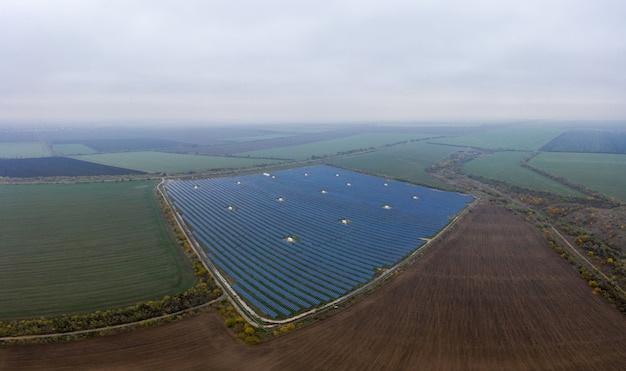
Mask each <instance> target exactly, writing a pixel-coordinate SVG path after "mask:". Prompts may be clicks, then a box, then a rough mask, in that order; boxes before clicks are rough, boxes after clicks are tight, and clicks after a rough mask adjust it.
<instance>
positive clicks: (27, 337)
mask: <svg viewBox="0 0 626 371" xmlns="http://www.w3.org/2000/svg"><path fill="white" fill-rule="evenodd" d="M223 299H224V294H222V296H220V297H219V298H216V299H213V300H211V301H208V302H206V303H204V304H200V305H197V306H195V307H191V308H187V309H183V310H180V311H178V312H174V313H169V314H164V315H162V316H158V317H152V318H147V319H144V320H141V321H135V322H128V323H122V324H119V325H113V326H105V327H99V328H92V329H86V330H77V331H70V332H55V333H51V334H41V335H20V336H4V337H0V342H6V341H16V340H17V341H19V340H33V339H46V338H54V337H62V336H74V335H81V334H90V333H94V332H102V331H110V330H118V329H123V328H127V327H133V326H142V325H145V324H147V323H151V322H157V321H160V320H163V319H168V318H171V317H175V316H179V315H181V314H184V313H187V312H191V311H195V310H198V309H202V308H204V307H207V306H209V305H211V304H214V303H216V302H218V301H220V300H223Z"/></svg>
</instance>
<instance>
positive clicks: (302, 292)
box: [165, 165, 473, 319]
mask: <svg viewBox="0 0 626 371" xmlns="http://www.w3.org/2000/svg"><path fill="white" fill-rule="evenodd" d="M165 190H166V192H167V194H168V196H169V198H170V201H171V202H172V204H173V206H174V208H175V210H176V211H177V212H178V213H179V215H181V216H182V219H183V221H184V222H185V223H186V225H187V227H188V228H189V230H190V231H191V232H192V234H193V237H194V238H195V239H196V240H197V241H198V242H199V243H200V244H201V245H202V248H203V249H204V252H205V253H206V255H207V257H208V259H209V260H210V261H211V263H212V264H213V265H214V266H215V267H216V268H217V269H218V270H219V271H220V273H221V275H222V276H223V277H225V278H226V279H227V281H228V284H229V285H230V286H231V287H232V288H233V289H234V291H235V292H236V293H237V295H238V296H239V297H241V298H243V300H244V301H245V302H246V303H247V304H248V306H249V307H251V308H253V309H254V310H255V311H256V312H257V315H259V316H261V317H264V318H268V319H270V318H271V319H280V318H286V317H291V316H293V315H296V314H298V313H301V312H303V311H306V310H308V309H311V308H314V307H317V306H320V305H322V304H324V303H328V302H332V301H334V300H336V299H338V298H340V297H342V296H344V295H346V294H348V293H350V292H351V291H353V290H354V289H356V288H358V287H359V286H361V285H363V284H365V283H367V282H369V281H371V280H372V279H373V278H374V277H375V276H376V275H377V274H378V273H380V272H382V271H384V270H385V269H388V268H390V267H392V266H394V265H395V264H397V263H398V262H400V261H401V260H402V259H403V258H405V257H407V256H408V255H409V254H411V253H412V252H414V251H415V250H416V249H417V248H419V247H420V246H421V245H423V244H424V243H426V239H428V238H431V237H433V236H434V235H436V234H437V233H438V232H439V231H440V230H441V229H442V228H444V227H445V226H446V225H447V224H448V223H449V222H450V220H451V218H453V217H454V216H455V215H456V214H458V213H459V212H460V211H461V210H462V209H463V208H465V207H466V206H467V204H468V203H470V202H471V201H472V200H473V198H472V197H471V196H468V195H464V194H459V193H453V192H442V191H438V190H434V189H429V188H425V187H420V186H415V185H411V184H407V183H402V182H397V181H391V180H387V179H383V178H379V177H374V176H370V175H365V174H361V173H356V172H351V171H347V170H343V169H339V168H335V167H331V166H326V165H320V166H313V167H307V168H299V169H292V170H284V171H278V172H275V173H271V174H270V173H263V174H255V175H244V176H239V177H231V178H209V179H201V180H179V181H170V182H168V183H167V184H166V186H165Z"/></svg>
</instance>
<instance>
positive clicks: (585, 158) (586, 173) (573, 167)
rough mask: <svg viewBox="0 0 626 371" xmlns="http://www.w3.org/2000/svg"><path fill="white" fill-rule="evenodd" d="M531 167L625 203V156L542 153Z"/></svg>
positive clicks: (534, 159) (532, 162)
mask: <svg viewBox="0 0 626 371" xmlns="http://www.w3.org/2000/svg"><path fill="white" fill-rule="evenodd" d="M530 164H531V165H533V166H536V167H538V168H540V169H543V170H545V171H547V172H549V173H552V174H555V175H558V176H560V177H563V178H565V179H568V180H569V181H571V182H574V183H578V184H581V185H583V186H585V187H587V188H590V189H593V190H596V191H599V192H601V193H604V194H606V195H608V196H610V197H615V198H616V199H617V200H620V201H623V202H626V155H621V154H619V155H618V154H605V153H562V152H558V153H557V152H543V153H541V154H539V155H538V156H536V157H534V158H533V159H532V160H531V161H530Z"/></svg>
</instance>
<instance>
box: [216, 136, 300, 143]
mask: <svg viewBox="0 0 626 371" xmlns="http://www.w3.org/2000/svg"><path fill="white" fill-rule="evenodd" d="M294 135H295V134H266V135H255V136H249V137H237V138H226V139H224V141H225V142H252V141H255V140H269V139H279V138H289V137H292V136H294Z"/></svg>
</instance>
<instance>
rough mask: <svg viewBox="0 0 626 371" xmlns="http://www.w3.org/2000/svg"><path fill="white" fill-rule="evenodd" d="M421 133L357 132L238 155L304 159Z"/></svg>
mask: <svg viewBox="0 0 626 371" xmlns="http://www.w3.org/2000/svg"><path fill="white" fill-rule="evenodd" d="M422 138H425V135H422V134H358V135H353V136H350V137H343V138H337V139H331V140H325V141H321V142H315V143H307V144H301V145H297V146H292V147H282V148H272V149H265V150H260V151H252V152H245V153H240V154H239V155H243V156H247V155H250V156H252V157H271V158H282V159H293V160H305V159H308V158H310V157H312V156H327V155H335V154H337V153H338V152H347V151H351V150H358V149H366V148H369V147H380V146H383V145H385V144H391V143H397V142H401V141H405V140H411V139H422Z"/></svg>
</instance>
